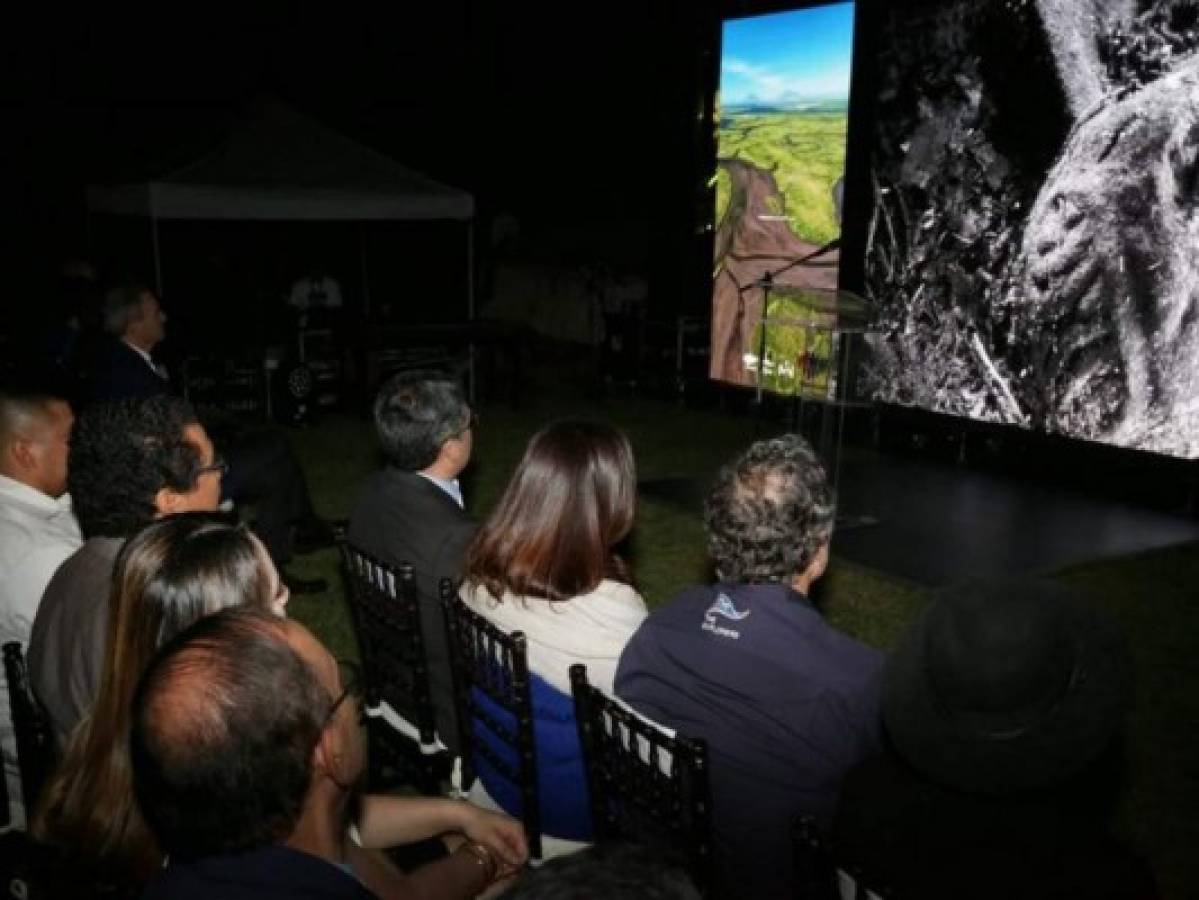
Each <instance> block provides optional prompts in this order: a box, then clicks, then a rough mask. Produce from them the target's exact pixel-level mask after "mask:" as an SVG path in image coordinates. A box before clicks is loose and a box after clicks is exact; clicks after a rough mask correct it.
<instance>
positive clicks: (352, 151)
mask: <svg viewBox="0 0 1199 900" xmlns="http://www.w3.org/2000/svg"><path fill="white" fill-rule="evenodd" d="M87 203H88V212H89V214H90V213H108V214H112V215H119V216H140V217H145V218H146V219H148V220H149V223H150V235H151V240H152V241H153V253H154V279H155V285H156V287H157V289H158V291H159V293H161V292H162V287H163V285H162V260H161V258H160V253H159V246H160V245H159V235H158V230H159V222H160V221H163V220H172V219H210V220H213V219H215V220H219V219H228V220H238V221H247V220H287V221H297V220H308V221H324V222H328V221H361V222H368V221H384V220H385V221H433V220H451V221H460V222H462V223H463V225H464V230H465V231H466V264H467V285H468V287H467V315H468V317H469V318H474V272H473V268H474V244H473V228H472V221H473V218H474V211H475V204H474V198H473V197H472V196H471V195H470V194H468V193H466V192H465V191H461V190H458V189H457V188H453V187H449V186H448V185H444V184H441V183H440V182H437V181H434V180H433V179H431V178H429V177H427V176H425V175H422V174H421V173H419V172H414V171H412V170H411V169H408V168H406V167H405V166H402V165H400V164H399V163H398V162H396V161H395V160H393V159H391V158H390V157H387V156H384V155H383V154H381V153H378V152H376V151H374V150H371V149H370V148H369V147H365V146H363V145H362V144H359V143H357V142H356V141H353V140H351V139H350V138H348V137H346V136H345V135H342V134H338V133H337V132H335V131H332V130H330V129H328V128H326V127H325V126H323V125H321V124H320V123H319V122H316V121H315V120H313V119H310V118H308V117H307V116H304V115H301V114H300V113H298V112H296V111H295V110H292V109H289V108H287V107H285V106H283V105H281V104H279V103H263V104H260V105H259V107H258V109H257V111H256V113H255V114H254V115H253V116H251V117H249V118H248V120H247V121H246V122H245V123H244V124H243V125H242V126H241V127H240V128H238V129H236V130H234V131H233V132H232V133H231V134H230V135H229V136H228V137H227V138H226V139H225V140H224V141H223V142H222V143H221V144H220V145H219V146H218V147H217V148H216V149H215V150H214V151H212V152H211V153H209V154H208V155H206V156H204V157H203V158H201V159H200V160H198V161H196V162H194V163H191V164H190V165H187V166H184V167H183V168H181V169H179V170H177V171H175V172H172V173H171V174H169V175H166V176H164V177H162V178H159V179H155V180H151V181H144V182H134V183H130V184H119V185H108V186H93V187H89V188H88V192H87ZM363 269H364V271H363V290H364V292H365V291H367V290H368V288H367V287H366V285H367V283H368V279H367V277H366V276H367V273H366V260H365V252H364V254H363ZM363 299H364V303H365V304H367V305H369V295H368V296H364V298H363Z"/></svg>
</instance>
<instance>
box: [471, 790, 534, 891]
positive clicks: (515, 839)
mask: <svg viewBox="0 0 1199 900" xmlns="http://www.w3.org/2000/svg"><path fill="white" fill-rule="evenodd" d="M462 803H463V810H462V825H461V829H462V833H463V834H465V835H466V836H467V838H469V839H470V840H472V841H477V842H478V843H480V844H482V845H483V846H485V847H487V849H488V850H490V851H491V852H492V853H494V854H495V855H496V858H497V862H499V864H500V872H501V877H502V876H503V875H506V874H508V873H510V872H513V871H515V870H516V869H519V868H520V867H521V866H523V865H524V864H525V861H526V860H527V859H528V858H529V846H528V844H527V843H526V842H525V829H524V826H523V825H522V824H521V823H520V822H518V821H517V820H516V819H513V818H512V817H511V816H506V815H504V814H503V813H494V812H490V811H488V810H486V809H483V808H482V807H479V806H475V805H474V804H473V803H471V802H469V801H466V800H463V801H462Z"/></svg>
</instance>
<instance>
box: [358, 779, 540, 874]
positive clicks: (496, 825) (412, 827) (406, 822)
mask: <svg viewBox="0 0 1199 900" xmlns="http://www.w3.org/2000/svg"><path fill="white" fill-rule="evenodd" d="M446 832H461V833H462V834H464V835H466V837H467V838H469V839H470V840H472V841H476V842H478V843H480V844H483V845H484V846H485V847H487V848H488V849H489V850H491V852H492V853H494V854H495V855H496V856H497V857H498V859H499V860H500V861H501V862H502V863H504V864H506V865H509V866H520V865H523V864H524V862H525V860H526V859H527V858H528V855H529V850H528V846H527V845H526V843H525V833H524V828H523V827H522V826H521V824H520V822H518V821H516V820H515V819H512V818H509V817H508V816H506V815H503V814H502V813H493V812H489V811H487V810H485V809H482V808H480V807H478V806H475V805H474V804H473V803H468V802H467V801H465V800H447V799H444V798H440V797H391V796H385V795H381V794H372V795H369V796H366V797H363V798H362V804H361V807H360V809H359V813H358V834H359V837H360V838H361V840H362V845H363V846H364V847H391V846H394V845H396V844H408V843H412V842H414V841H420V840H424V839H425V838H430V837H435V836H436V835H439V834H445V833H446Z"/></svg>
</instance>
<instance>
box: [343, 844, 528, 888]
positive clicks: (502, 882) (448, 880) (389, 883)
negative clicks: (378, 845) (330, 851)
mask: <svg viewBox="0 0 1199 900" xmlns="http://www.w3.org/2000/svg"><path fill="white" fill-rule="evenodd" d="M345 861H346V862H348V863H349V864H350V867H351V868H352V869H353V870H354V874H355V875H356V876H357V878H358V880H359V881H360V882H361V883H362V884H363V886H364V887H366V888H367V890H369V891H370V892H371V894H372V895H373V896H375V897H378V898H379V900H468V898H471V897H479V896H487V897H491V896H494V894H495V892H496V891H499V890H502V889H503V888H505V887H507V885H508V884H509V883H510V882H511V881H512V878H513V875H514V874H515V870H513V869H511V868H509V867H507V866H503V865H501V864H499V863H497V861H496V860H495V858H494V857H492V856H491V855H490V852H489V851H488V850H487V849H486V848H480V847H478V846H477V845H476V846H473V847H472V846H470V845H464V846H463V847H461V848H459V849H458V850H457V851H455V852H454V853H453V854H451V855H450V856H447V857H445V858H444V859H439V860H437V862H434V863H430V864H428V865H425V866H421V867H420V868H419V869H417V870H415V871H414V872H412V873H404V872H402V871H400V869H399V868H398V867H396V865H395V864H394V863H392V862H391V860H389V859H388V858H387V857H386V856H385V855H384V854H383V852H382V851H380V850H364V849H362V848H361V847H359V846H357V845H355V844H354V843H353V842H347V846H346V852H345ZM484 892H486V893H484Z"/></svg>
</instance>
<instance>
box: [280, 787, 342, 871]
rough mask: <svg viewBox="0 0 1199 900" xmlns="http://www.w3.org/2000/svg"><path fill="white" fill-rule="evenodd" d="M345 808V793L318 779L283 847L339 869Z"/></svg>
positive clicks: (305, 799)
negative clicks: (317, 858) (336, 866)
mask: <svg viewBox="0 0 1199 900" xmlns="http://www.w3.org/2000/svg"><path fill="white" fill-rule="evenodd" d="M348 805H349V797H348V796H347V794H346V792H345V791H343V790H341V789H340V788H338V787H337V786H336V785H334V784H332V783H330V782H328V780H327V779H323V778H322V779H320V780H319V781H318V782H317V783H316V784H314V785H313V787H312V790H310V791H309V792H308V796H307V797H305V798H304V808H303V810H302V811H301V812H300V820H299V821H298V822H297V823H296V827H295V828H294V829H293V830H292V833H291V834H290V835H289V836H288V838H287V839H286V840H285V841H284V842H283V843H284V844H285V845H286V846H288V847H291V848H292V849H293V850H300V851H302V852H304V853H307V854H309V855H310V856H318V857H320V858H321V859H323V860H325V861H326V862H331V863H333V864H334V865H340V864H341V863H342V862H344V861H345V840H346V811H347V809H348Z"/></svg>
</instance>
